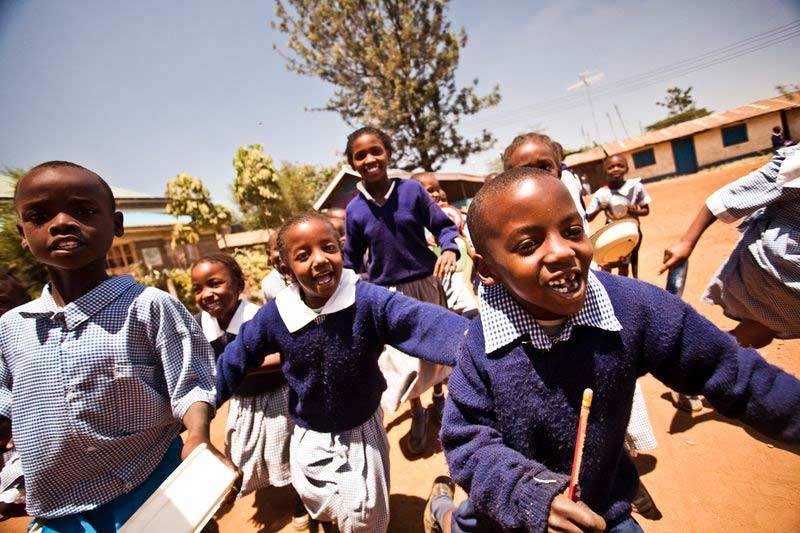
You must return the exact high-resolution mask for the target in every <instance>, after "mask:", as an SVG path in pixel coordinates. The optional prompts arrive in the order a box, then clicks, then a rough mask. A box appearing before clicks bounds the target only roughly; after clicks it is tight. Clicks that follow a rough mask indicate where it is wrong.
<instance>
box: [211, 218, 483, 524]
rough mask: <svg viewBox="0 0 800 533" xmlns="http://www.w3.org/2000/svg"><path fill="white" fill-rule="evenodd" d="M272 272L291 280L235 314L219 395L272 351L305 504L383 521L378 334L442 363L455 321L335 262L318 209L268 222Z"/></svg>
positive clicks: (451, 349)
mask: <svg viewBox="0 0 800 533" xmlns="http://www.w3.org/2000/svg"><path fill="white" fill-rule="evenodd" d="M277 242H278V249H279V250H280V253H281V271H282V272H283V274H284V275H285V276H286V277H287V279H290V280H291V281H292V284H291V285H290V286H289V287H288V288H286V289H284V290H283V291H281V292H280V293H278V296H277V297H276V298H275V300H273V301H272V302H269V303H268V304H266V305H265V306H264V307H262V308H261V309H260V310H259V311H258V312H257V313H256V315H255V316H254V317H253V318H252V319H251V320H250V321H249V322H247V323H245V324H243V325H242V327H241V330H240V332H239V335H238V336H237V337H236V339H235V340H234V341H233V342H231V343H230V344H228V346H227V347H226V348H225V351H224V352H223V353H222V355H221V356H220V358H219V360H218V361H217V372H218V373H217V391H218V393H217V394H218V403H222V402H224V401H225V400H227V399H228V398H229V397H230V396H231V394H233V392H234V391H236V389H237V388H238V387H239V385H240V384H241V382H242V380H243V379H244V377H245V374H246V371H247V369H248V368H256V367H258V366H260V365H261V362H262V361H263V359H264V354H268V353H275V352H279V353H280V354H281V369H282V371H283V374H284V375H285V376H286V380H287V382H288V383H289V387H290V388H291V390H290V394H289V412H290V413H291V414H292V416H293V418H294V420H295V428H294V433H293V434H292V438H291V443H290V451H289V456H290V463H291V473H292V484H293V485H294V487H295V490H296V491H297V493H298V494H299V495H300V498H301V499H302V500H303V503H304V504H305V506H306V508H307V509H308V511H309V514H310V515H311V516H312V518H314V519H316V520H321V521H324V522H336V524H337V525H338V528H339V530H340V531H342V532H353V531H363V532H369V533H373V532H379V533H380V532H383V531H386V528H387V527H388V523H389V442H388V440H387V438H386V430H385V429H384V427H383V417H382V411H381V408H380V401H381V394H382V393H383V391H384V390H385V389H386V380H385V379H384V377H383V375H382V374H381V371H380V368H379V367H378V356H379V355H380V353H381V350H382V349H383V347H384V344H391V345H393V346H397V347H398V348H399V349H401V350H403V351H404V352H405V353H407V354H409V355H412V356H414V357H421V358H424V359H426V360H428V361H431V362H433V363H437V364H445V365H449V366H452V365H453V364H455V354H456V351H457V346H458V342H453V339H456V340H457V339H461V338H463V335H464V333H465V331H466V328H467V324H468V323H467V321H466V319H464V318H462V317H460V316H458V315H456V314H454V313H451V312H449V311H448V310H447V309H445V308H443V307H440V306H437V305H433V304H428V303H423V302H419V301H417V300H414V299H412V298H410V297H407V296H404V295H402V294H399V293H396V292H392V291H389V290H388V289H385V288H383V287H379V286H377V285H373V284H371V283H367V282H365V281H359V278H358V276H357V275H356V273H355V272H353V271H352V270H348V269H344V268H343V261H344V260H343V258H342V252H341V249H340V247H339V246H340V245H339V234H338V232H337V231H336V230H335V229H334V227H333V226H332V225H331V223H330V221H329V220H328V219H327V218H326V217H325V216H324V215H321V214H318V213H307V214H303V215H298V216H297V217H294V218H292V219H290V220H288V221H287V222H286V223H285V224H284V225H283V226H282V227H281V229H280V230H279V232H278V241H277Z"/></svg>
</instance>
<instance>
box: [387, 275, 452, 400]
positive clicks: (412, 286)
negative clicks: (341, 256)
mask: <svg viewBox="0 0 800 533" xmlns="http://www.w3.org/2000/svg"><path fill="white" fill-rule="evenodd" d="M389 290H396V291H397V292H399V293H401V294H405V295H406V296H409V297H411V298H415V299H417V300H419V301H421V302H428V303H432V304H437V305H441V306H442V307H447V298H446V297H445V294H444V290H443V289H442V284H441V283H440V282H439V278H437V277H435V276H428V277H427V278H422V279H418V280H414V281H409V282H408V283H401V284H399V285H396V286H394V287H389ZM378 366H379V367H380V369H381V372H382V373H383V377H384V378H386V390H385V391H384V392H383V397H382V398H381V406H382V407H383V408H384V409H386V410H387V411H389V412H390V413H393V412H395V411H396V410H397V408H398V407H399V406H400V404H401V403H403V402H405V401H406V400H410V399H411V398H417V397H419V396H421V395H422V393H424V392H425V391H426V390H428V389H430V388H431V387H433V386H434V385H436V384H437V383H441V382H442V381H444V380H445V379H447V378H448V377H449V376H450V372H451V371H452V369H451V368H450V367H448V366H444V365H437V364H435V363H429V362H428V361H424V360H422V359H417V358H416V357H411V356H410V355H408V354H406V353H403V352H401V351H400V350H398V349H396V348H394V347H392V346H388V345H387V346H385V347H384V349H383V352H382V353H381V355H380V357H379V358H378Z"/></svg>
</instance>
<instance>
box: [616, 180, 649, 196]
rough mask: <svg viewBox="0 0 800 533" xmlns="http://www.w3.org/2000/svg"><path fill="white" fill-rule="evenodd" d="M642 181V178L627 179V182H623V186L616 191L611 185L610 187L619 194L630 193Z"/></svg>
mask: <svg viewBox="0 0 800 533" xmlns="http://www.w3.org/2000/svg"><path fill="white" fill-rule="evenodd" d="M640 181H642V179H641V178H630V179H626V180H625V183H623V184H622V186H621V187H620V188H619V189H617V190H616V191H614V189H611V187H609V189H611V192H612V193H613V192H616V193H617V194H628V192H629V191H630V190H631V189H633V188H634V187H636V186H637V185H638V184H639V182H640Z"/></svg>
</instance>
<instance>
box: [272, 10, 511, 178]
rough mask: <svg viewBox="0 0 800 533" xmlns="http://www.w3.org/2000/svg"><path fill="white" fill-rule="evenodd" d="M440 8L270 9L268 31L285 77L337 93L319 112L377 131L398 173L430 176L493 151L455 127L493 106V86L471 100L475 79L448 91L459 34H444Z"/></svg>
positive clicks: (446, 26) (483, 138) (486, 138)
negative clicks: (282, 40)
mask: <svg viewBox="0 0 800 533" xmlns="http://www.w3.org/2000/svg"><path fill="white" fill-rule="evenodd" d="M448 3H449V0H407V1H403V2H398V1H396V0H336V1H331V2H317V1H314V0H277V2H276V16H277V19H278V20H277V22H273V23H272V27H273V28H276V29H278V30H279V31H281V32H282V33H285V34H287V35H288V37H289V41H288V43H287V45H288V47H289V50H290V52H289V53H288V54H282V55H283V56H284V58H285V59H286V62H287V67H288V69H289V70H291V71H293V72H296V73H298V74H301V75H305V76H314V77H318V78H321V79H322V80H324V81H327V82H329V83H331V84H332V85H334V86H335V90H334V94H333V96H332V97H331V98H330V99H329V100H328V101H327V102H326V104H325V105H324V106H323V107H321V108H318V109H317V110H321V111H334V112H337V113H339V114H340V115H341V117H342V118H343V119H344V120H345V122H347V123H348V124H349V125H351V126H360V125H363V124H371V125H375V126H379V127H381V128H382V129H384V130H386V131H387V132H389V133H390V134H391V135H392V139H393V142H394V158H395V160H396V161H398V162H399V166H400V167H401V168H403V169H404V170H408V171H411V170H414V169H416V168H423V169H425V170H427V171H434V170H437V169H438V168H440V167H441V165H442V163H443V162H444V161H446V160H448V159H459V160H460V161H461V162H462V163H464V162H465V161H466V159H467V157H469V156H470V155H471V154H474V153H477V152H481V151H483V150H486V149H488V148H490V147H491V146H492V145H493V144H494V142H495V139H494V137H493V136H492V135H491V134H490V133H489V132H488V131H486V130H482V131H481V133H480V134H479V135H478V136H476V137H474V138H467V137H465V136H463V135H461V134H459V132H458V124H459V122H460V120H461V118H462V117H464V116H467V115H472V114H475V113H477V112H479V111H481V110H482V109H485V108H488V107H492V106H494V105H497V103H498V102H499V101H500V91H499V88H498V87H497V86H495V87H494V88H493V89H492V91H491V92H489V93H488V94H486V95H484V96H478V95H477V93H476V90H477V86H478V80H477V79H475V80H473V81H472V82H471V83H470V84H468V85H467V86H464V87H461V88H459V87H458V85H457V84H456V79H455V73H456V68H457V67H458V60H459V53H460V49H461V48H463V47H464V46H465V45H466V43H467V35H466V33H465V32H464V30H463V29H461V30H459V31H455V30H452V29H451V27H450V22H449V21H448V20H447V19H446V16H445V11H446V9H447V5H448Z"/></svg>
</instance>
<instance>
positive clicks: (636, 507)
mask: <svg viewBox="0 0 800 533" xmlns="http://www.w3.org/2000/svg"><path fill="white" fill-rule="evenodd" d="M654 505H655V504H654V503H653V498H652V497H651V496H650V493H649V492H647V489H646V488H645V487H644V484H643V483H642V482H641V481H639V488H638V489H637V490H636V496H634V497H633V501H632V502H631V508H632V510H633V512H634V513H639V514H640V515H646V514H647V513H649V512H650V511H652V510H653V506H654Z"/></svg>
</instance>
